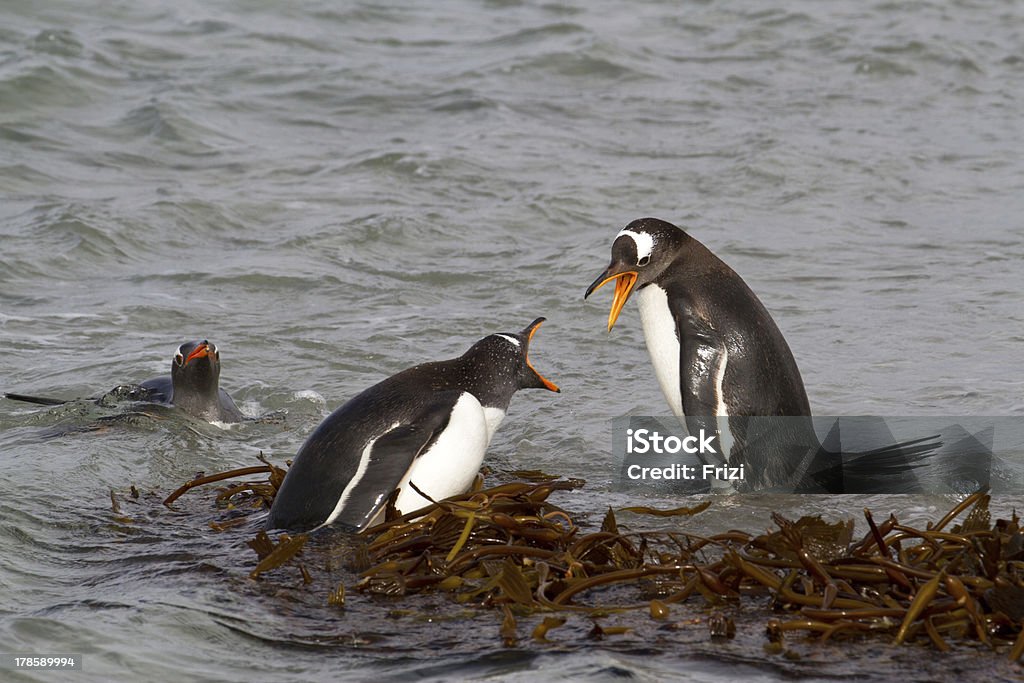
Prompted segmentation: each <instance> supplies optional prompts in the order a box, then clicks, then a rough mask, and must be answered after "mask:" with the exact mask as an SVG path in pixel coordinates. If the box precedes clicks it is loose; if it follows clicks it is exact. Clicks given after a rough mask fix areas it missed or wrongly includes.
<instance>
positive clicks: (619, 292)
mask: <svg viewBox="0 0 1024 683" xmlns="http://www.w3.org/2000/svg"><path fill="white" fill-rule="evenodd" d="M638 276H639V273H638V272H637V271H635V270H627V271H618V270H617V269H616V264H615V263H612V265H610V266H608V269H607V270H605V271H604V272H603V273H601V274H600V275H599V276H598V278H597V279H596V280H594V283H593V284H592V285H590V287H588V288H587V293H586V294H584V295H583V298H584V299H586V298H587V297H588V296H590V295H591V294H593V293H594V292H596V291H597V290H599V289H601V288H602V287H604V286H605V285H606V284H607V283H608V282H610V281H611V280H615V297H614V298H613V299H612V309H611V311H609V313H608V331H609V332H611V331H612V328H613V327H615V321H616V320H618V319H619V313H621V312H622V307H623V306H625V305H626V301H628V300H629V295H630V294H632V293H633V288H634V287H635V286H636V279H637V277H638Z"/></svg>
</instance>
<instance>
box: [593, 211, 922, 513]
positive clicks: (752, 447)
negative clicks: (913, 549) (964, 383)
mask: <svg viewBox="0 0 1024 683" xmlns="http://www.w3.org/2000/svg"><path fill="white" fill-rule="evenodd" d="M613 280H614V281H615V295H614V297H613V299H612V306H611V311H610V312H609V315H608V331H609V332H611V330H612V327H614V325H615V321H616V320H618V317H619V313H620V312H621V311H622V307H623V306H624V305H625V304H626V301H627V300H629V298H630V296H631V295H632V293H633V292H634V291H636V292H637V298H638V300H639V308H640V320H641V323H642V326H643V331H644V338H645V340H646V342H647V349H648V351H649V353H650V356H651V361H652V364H653V365H654V371H655V375H656V377H657V380H658V384H659V385H660V386H661V390H662V393H664V395H665V398H666V400H667V401H668V404H669V407H670V408H671V410H672V412H673V413H674V414H675V416H676V417H677V418H678V419H679V421H680V422H681V423H682V424H683V426H684V427H686V429H687V431H688V432H689V434H691V435H694V434H698V433H699V431H698V430H701V429H703V430H705V431H706V432H707V433H708V434H713V435H715V436H717V437H718V440H717V443H718V444H719V448H718V449H717V450H716V452H715V453H714V455H712V454H710V453H708V454H699V455H698V457H699V458H700V459H701V460H702V461H703V462H704V464H712V465H715V466H716V467H717V466H733V468H735V467H737V466H739V465H741V464H742V465H745V466H746V468H747V469H746V472H745V479H744V481H742V482H738V483H737V482H731V481H719V480H715V481H713V482H712V488H713V489H717V490H723V489H728V490H740V491H751V490H776V491H785V492H791V491H798V492H804V493H853V492H871V493H879V492H900V491H903V492H907V491H911V490H914V487H915V486H916V478H915V475H914V470H915V468H917V467H919V466H920V465H921V464H922V463H923V461H924V459H925V458H927V457H930V456H931V455H932V454H933V453H934V452H935V451H936V449H937V448H938V447H939V446H941V443H938V442H936V441H935V439H936V438H937V437H935V436H928V437H924V438H921V439H915V440H910V441H904V442H901V443H893V442H892V440H891V433H889V439H885V438H883V439H881V442H882V443H883V444H885V445H882V446H880V447H878V448H874V449H871V450H867V451H861V452H843V450H842V449H841V447H839V446H838V439H837V438H832V435H830V438H829V439H827V440H826V441H827V445H822V444H821V443H820V440H819V439H818V437H817V435H816V432H815V429H814V424H813V423H812V421H811V407H810V403H809V401H808V400H807V393H806V391H805V389H804V382H803V378H802V377H801V375H800V370H799V369H798V368H797V364H796V360H795V359H794V358H793V353H792V351H790V348H789V345H788V344H787V343H786V339H785V338H784V337H783V335H782V332H780V331H779V328H778V326H777V325H776V324H775V321H774V320H773V319H772V317H771V315H770V314H769V313H768V310H767V309H766V308H765V307H764V304H762V303H761V301H760V299H758V298H757V295H755V294H754V292H753V291H752V290H751V289H750V287H748V286H747V283H746V282H744V281H743V279H742V278H741V277H740V276H739V275H738V274H737V273H736V272H735V271H734V270H733V269H732V268H730V267H729V266H728V265H726V264H725V263H724V262H723V261H722V260H721V259H720V258H718V257H717V256H715V255H714V254H713V253H711V251H710V250H709V249H708V248H707V247H705V246H704V245H703V244H701V243H700V242H699V241H697V240H696V239H694V238H693V237H692V236H691V235H689V234H687V233H686V232H685V231H684V230H683V229H682V228H679V227H677V226H675V225H673V224H671V223H668V222H666V221H663V220H659V219H657V218H641V219H638V220H635V221H633V222H631V223H630V224H629V225H627V226H626V227H625V228H623V229H622V230H621V231H620V232H619V233H618V234H617V235H616V236H615V240H614V241H613V242H612V259H611V263H610V264H609V265H608V267H607V268H606V269H605V270H604V272H603V273H601V274H600V275H599V276H598V277H597V279H596V280H594V282H593V283H592V284H591V285H590V287H588V288H587V291H586V294H584V299H586V298H587V297H589V296H590V295H591V294H593V293H594V292H595V291H596V290H598V289H600V288H601V287H602V286H604V285H605V284H607V283H609V282H611V281H613ZM762 418H772V419H767V420H766V419H762ZM774 418H786V419H781V420H779V419H774ZM836 434H837V432H836ZM729 471H733V469H732V468H731V469H730V470H729ZM716 476H717V475H716ZM855 489H856V490H855Z"/></svg>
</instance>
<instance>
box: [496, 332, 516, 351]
mask: <svg viewBox="0 0 1024 683" xmlns="http://www.w3.org/2000/svg"><path fill="white" fill-rule="evenodd" d="M496 336H498V337H501V338H502V339H507V340H508V343H509V344H511V345H512V346H514V347H516V348H519V346H520V344H519V340H518V339H516V338H515V337H510V336H508V335H507V334H499V335H496Z"/></svg>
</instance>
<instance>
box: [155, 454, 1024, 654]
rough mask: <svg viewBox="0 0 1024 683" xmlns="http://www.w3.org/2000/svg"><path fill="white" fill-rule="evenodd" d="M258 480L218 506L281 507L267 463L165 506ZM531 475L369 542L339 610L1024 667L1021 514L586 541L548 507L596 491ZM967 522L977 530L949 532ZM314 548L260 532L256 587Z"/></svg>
mask: <svg viewBox="0 0 1024 683" xmlns="http://www.w3.org/2000/svg"><path fill="white" fill-rule="evenodd" d="M252 474H266V475H267V478H266V479H265V480H261V481H256V482H246V483H242V484H233V485H229V486H227V487H225V488H222V489H220V490H219V492H218V494H217V496H216V502H217V503H218V504H219V505H221V506H231V507H234V508H236V509H240V508H243V507H245V508H247V509H250V510H251V509H257V508H261V507H266V506H269V505H270V504H271V502H272V501H273V495H274V494H275V493H276V490H277V487H278V486H280V482H281V481H282V480H283V477H284V470H282V469H281V468H277V467H275V466H273V465H271V464H270V463H267V462H266V461H264V465H263V466H259V467H253V468H243V469H240V470H232V471H231V472H224V473H221V474H218V475H211V476H204V477H200V478H197V479H194V480H193V481H190V482H188V483H187V484H185V485H184V486H182V487H181V488H180V489H178V490H177V491H175V492H174V493H173V494H172V495H171V496H169V497H168V499H167V500H166V501H165V503H166V504H167V505H170V504H171V503H173V502H174V500H175V499H177V498H178V497H179V496H180V495H182V494H183V493H184V492H186V491H188V490H190V489H192V488H194V487H197V486H200V485H203V484H207V483H213V482H221V481H226V480H228V479H232V478H236V477H240V476H249V475H252ZM529 474H531V475H532V476H531V477H530V478H531V479H533V480H534V481H532V482H514V483H507V484H502V485H499V486H495V487H492V488H487V489H484V488H482V483H481V481H478V484H477V486H476V487H475V488H474V490H473V491H470V492H469V493H466V494H464V495H462V496H457V497H453V498H449V499H446V500H443V501H437V502H436V503H434V504H433V505H431V506H429V507H427V508H424V509H422V510H418V511H416V512H413V513H409V514H405V515H401V516H396V515H394V514H393V513H392V514H390V515H388V519H387V521H385V522H384V523H382V524H379V525H376V526H374V527H371V528H369V529H367V530H365V531H363V532H362V533H361V534H359V535H358V536H357V537H356V543H355V545H354V546H353V549H351V551H350V554H351V558H352V559H351V562H350V563H349V567H350V568H355V569H356V570H357V571H358V580H356V581H355V583H354V585H352V586H349V587H348V588H347V589H346V587H345V586H344V585H339V586H337V587H334V588H332V589H328V601H329V603H330V604H335V605H344V602H345V600H346V591H347V592H348V593H349V599H351V592H352V591H356V592H359V593H363V594H376V595H384V596H410V595H414V594H417V593H423V592H427V591H441V592H447V593H450V594H451V597H452V599H453V600H454V601H455V602H456V603H459V604H467V605H468V604H472V605H476V606H478V607H482V608H494V609H496V610H497V611H498V612H499V616H500V626H499V629H498V633H499V636H500V638H501V639H502V641H503V642H504V643H505V644H506V645H510V646H511V645H514V644H515V643H517V642H518V641H519V640H520V634H519V631H518V625H517V618H516V617H517V616H519V617H523V616H527V615H531V614H540V615H542V617H543V618H542V620H541V621H540V623H538V624H537V626H536V627H535V628H534V629H533V631H532V636H531V637H532V638H533V639H534V640H535V641H546V640H548V634H549V632H551V631H552V630H553V629H556V628H558V627H559V626H561V625H562V624H564V623H565V621H566V617H565V616H564V613H571V612H575V613H582V614H585V615H589V617H590V618H591V619H592V620H594V621H593V629H592V630H591V632H590V634H589V637H591V638H597V639H600V638H605V637H607V636H609V635H615V634H618V633H623V632H624V631H625V630H629V629H628V628H625V627H618V626H604V625H600V624H599V623H598V622H597V619H599V618H602V617H606V616H608V615H610V614H614V613H616V612H622V611H626V610H649V613H650V616H651V618H652V619H654V620H664V619H667V618H668V616H669V614H670V611H671V609H672V608H671V606H672V605H673V604H676V603H683V602H686V601H688V600H691V599H697V598H698V596H699V598H700V599H701V600H703V602H704V604H705V605H706V606H708V607H710V608H711V609H712V611H711V613H710V616H708V618H707V624H708V629H709V634H710V636H711V637H712V638H732V637H733V636H734V635H735V631H736V627H735V624H734V623H733V619H732V618H731V617H730V616H729V615H728V614H726V613H725V612H723V611H722V610H721V606H724V605H730V606H732V607H733V608H742V607H743V606H745V605H747V606H750V605H753V606H755V607H757V608H765V607H770V608H772V609H775V610H776V611H779V612H784V613H786V615H787V616H779V617H773V618H771V619H769V620H768V621H767V624H766V637H767V640H768V644H767V645H766V650H767V651H769V652H778V653H780V654H782V655H784V656H790V655H791V654H792V653H791V651H789V650H786V649H785V647H784V640H785V637H786V634H787V633H790V632H802V633H806V634H808V635H816V636H817V637H818V638H819V639H820V640H821V641H828V640H834V639H837V638H844V637H846V638H848V637H865V636H875V637H880V638H887V639H889V640H891V641H892V642H894V643H896V644H902V643H908V642H915V641H925V642H930V643H931V644H932V645H933V646H934V647H935V648H937V649H939V650H941V651H946V650H949V649H950V648H951V646H952V645H953V644H959V643H965V644H966V643H972V642H974V643H980V644H982V645H984V646H987V647H990V648H993V649H1004V648H1006V647H1007V646H1008V653H1009V657H1010V658H1011V659H1012V660H1014V661H1016V660H1019V659H1020V658H1021V657H1022V656H1024V531H1022V529H1021V524H1020V519H1019V518H1018V517H1017V515H1016V513H1014V514H1013V515H1012V518H1011V519H1009V520H1003V519H1000V520H997V521H995V522H994V523H993V522H992V520H991V515H990V513H989V510H988V506H989V502H990V498H989V496H988V494H987V493H985V492H978V493H975V494H973V495H971V496H969V497H967V498H966V499H964V500H963V501H961V502H960V503H959V504H957V505H956V506H955V507H954V508H953V509H952V510H950V512H949V513H947V514H946V515H944V516H943V517H942V518H941V519H940V520H939V521H938V522H936V523H935V524H929V525H928V526H927V527H926V528H925V529H917V528H914V527H911V526H907V525H904V524H901V523H900V522H899V520H898V519H897V518H896V517H895V515H890V516H889V518H888V519H886V520H885V521H883V522H882V523H881V524H876V522H875V520H874V517H873V516H872V514H871V512H870V511H868V510H865V511H864V516H865V519H866V521H867V525H868V532H867V533H866V534H865V536H864V537H863V538H861V539H859V540H857V539H854V536H853V531H854V527H853V522H852V520H848V521H846V522H837V523H828V522H825V521H824V520H822V519H821V518H820V517H802V518H801V519H799V520H796V521H792V520H789V519H787V518H785V517H784V516H782V515H780V514H777V513H776V514H774V515H773V516H772V517H773V522H774V524H775V526H776V527H777V531H773V532H770V533H765V534H759V535H752V534H748V533H745V532H742V531H728V532H725V533H721V534H716V535H710V536H702V535H697V534H691V533H687V532H683V531H638V532H630V533H623V532H621V531H620V530H619V527H618V523H617V521H616V517H615V513H614V511H613V510H611V509H609V510H608V512H607V514H606V515H605V517H604V519H603V521H602V524H601V528H600V529H599V530H596V531H590V532H586V531H584V530H583V529H582V528H581V527H580V525H579V524H578V523H577V517H576V516H574V515H573V514H572V513H570V512H568V511H566V510H564V509H562V508H561V507H559V506H557V505H555V504H553V503H552V502H550V501H549V500H548V498H549V497H550V496H551V495H552V494H553V493H556V492H560V491H569V490H572V489H576V488H579V487H581V486H583V484H584V482H582V481H581V480H577V479H552V478H550V477H549V476H546V475H542V474H541V473H529ZM243 504H244V505H243ZM709 504H710V503H709V502H705V503H702V504H700V505H697V506H695V507H693V508H678V509H676V510H668V511H658V510H652V509H650V508H627V510H631V511H633V512H635V513H638V514H654V515H660V516H673V515H683V514H698V513H699V512H700V511H702V510H704V509H706V508H707V507H708V505H709ZM965 512H966V513H967V515H966V517H965V518H964V520H963V522H962V523H961V524H959V525H956V526H952V527H951V528H949V530H948V531H947V530H946V529H947V527H950V525H951V524H952V523H953V522H954V521H955V520H956V519H957V518H958V517H960V516H961V515H962V514H964V513H965ZM214 528H217V527H214ZM224 528H227V526H226V525H225V526H224ZM308 540H309V535H308V534H298V535H295V536H294V537H291V536H289V535H287V534H281V536H280V537H279V539H278V541H277V542H276V543H275V542H274V541H272V540H271V539H270V538H269V537H268V536H267V534H266V533H265V532H262V531H261V532H260V533H259V534H258V535H257V538H255V539H253V540H252V541H250V546H251V547H252V548H253V549H254V550H255V551H256V553H257V557H258V564H257V566H256V567H255V568H254V569H253V570H252V573H251V574H250V576H251V578H253V579H257V578H258V577H260V576H261V575H263V574H264V573H266V572H269V571H272V570H274V569H277V568H279V567H282V566H286V565H289V566H290V565H295V566H298V567H299V568H300V571H301V572H302V576H303V579H304V581H305V582H307V583H308V582H310V581H311V578H310V575H309V573H308V572H307V571H306V569H305V566H304V565H303V564H302V563H301V559H300V558H301V557H302V555H303V553H304V548H306V544H307V541H308Z"/></svg>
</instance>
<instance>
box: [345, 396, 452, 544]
mask: <svg viewBox="0 0 1024 683" xmlns="http://www.w3.org/2000/svg"><path fill="white" fill-rule="evenodd" d="M449 394H450V395H449ZM460 394H461V392H444V394H442V395H441V396H440V397H438V400H435V401H433V402H431V404H430V405H429V406H427V407H426V409H425V410H424V411H423V412H421V413H420V414H419V415H418V416H416V417H415V418H414V419H413V420H411V421H409V422H405V423H402V424H399V425H398V426H396V427H395V428H393V429H392V430H390V431H389V432H387V433H386V434H384V435H383V436H381V437H379V438H378V439H377V440H376V441H374V442H373V444H372V445H370V446H369V447H368V448H367V449H366V450H364V451H363V455H362V457H363V458H365V459H366V462H365V465H364V464H363V463H362V462H361V463H360V466H359V469H358V470H357V472H356V475H355V477H353V479H352V481H350V482H349V484H348V485H346V487H345V489H346V491H347V496H346V500H345V504H344V505H343V507H342V509H341V510H340V511H339V512H338V514H337V515H336V516H335V517H334V519H331V520H330V524H331V525H336V526H340V527H343V528H345V527H347V528H348V529H350V530H353V531H360V530H362V529H364V528H365V527H366V526H367V525H369V524H370V523H371V522H372V521H373V520H374V518H375V517H376V516H377V514H378V513H379V512H380V511H381V509H382V508H383V507H384V505H385V504H386V503H387V501H388V498H389V497H390V496H391V494H392V493H393V492H394V491H395V488H396V487H397V486H398V484H399V483H400V482H401V481H402V478H403V477H404V476H405V474H406V472H408V471H409V468H410V467H412V464H413V462H414V461H415V460H416V458H418V457H419V456H420V455H422V454H423V453H426V452H427V451H428V450H430V447H431V446H433V444H434V442H435V441H436V440H437V437H438V436H439V435H440V434H441V432H443V431H444V429H445V427H447V426H448V419H449V417H450V416H451V412H452V407H453V406H454V405H455V402H456V401H457V400H458V397H459V395H460ZM356 477H359V478H358V479H356ZM341 493H342V494H344V493H345V492H341Z"/></svg>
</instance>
